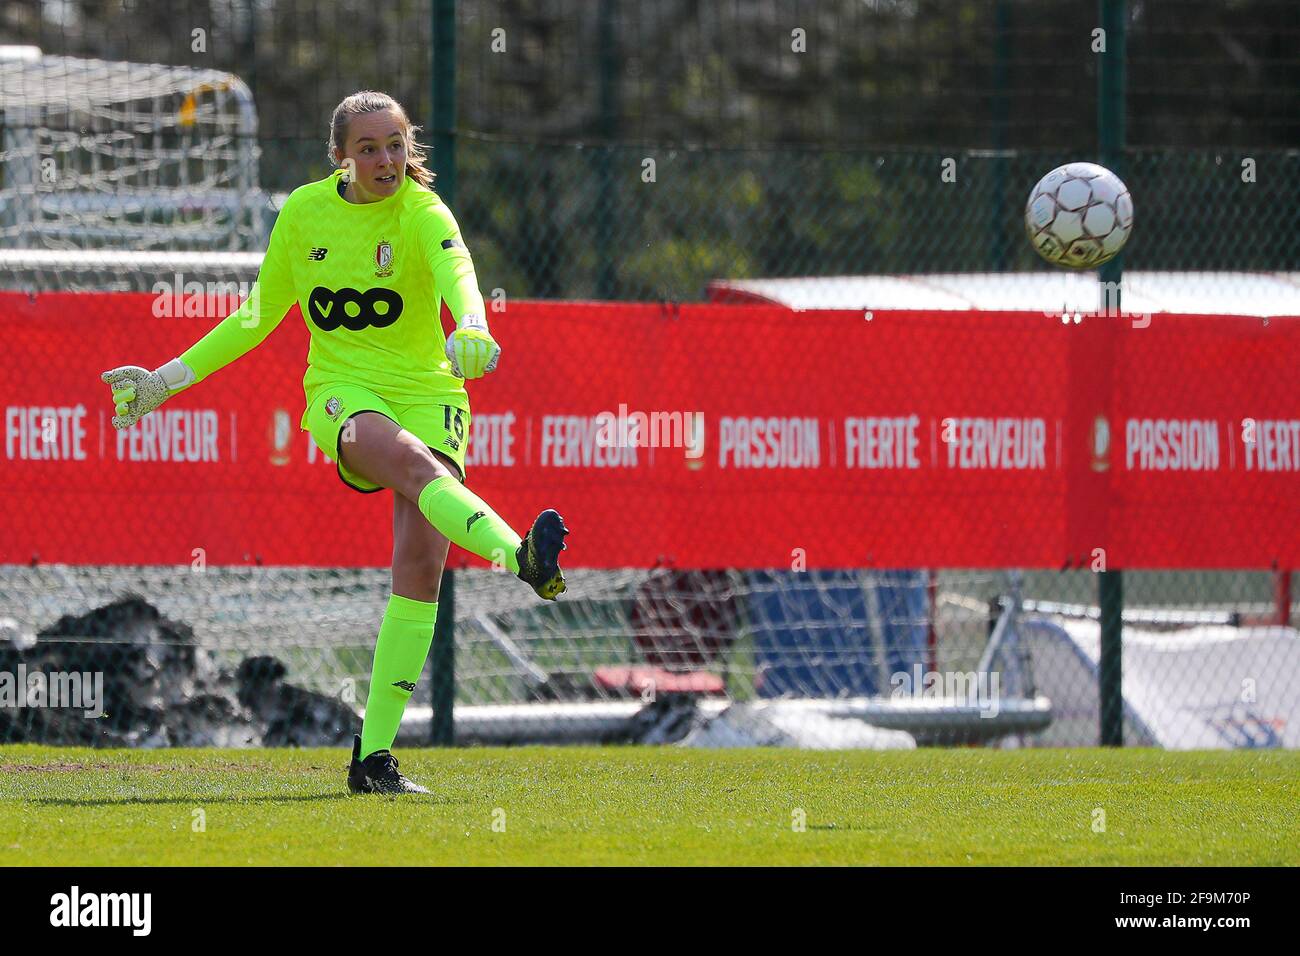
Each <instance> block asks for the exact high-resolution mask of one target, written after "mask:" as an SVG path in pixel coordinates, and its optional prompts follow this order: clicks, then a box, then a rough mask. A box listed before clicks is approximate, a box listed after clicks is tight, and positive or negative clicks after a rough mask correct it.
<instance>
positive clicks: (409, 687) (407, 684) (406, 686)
mask: <svg viewBox="0 0 1300 956" xmlns="http://www.w3.org/2000/svg"><path fill="white" fill-rule="evenodd" d="M393 686H394V687H400V688H402V690H404V691H406V692H407V693H408V694H414V693H415V684H413V683H412V682H411V681H409V680H395V681H393Z"/></svg>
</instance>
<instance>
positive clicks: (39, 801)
mask: <svg viewBox="0 0 1300 956" xmlns="http://www.w3.org/2000/svg"><path fill="white" fill-rule="evenodd" d="M354 798H355V799H356V800H359V801H366V800H375V801H384V802H396V801H398V800H401V801H402V802H405V803H419V804H428V805H432V806H439V805H448V806H449V805H452V804H463V803H469V802H470V801H468V800H439V799H429V798H419V797H416V798H412V797H409V796H408V797H401V798H399V797H383V796H375V795H373V794H361V795H355V797H354V795H353V794H350V793H308V794H300V795H295V796H271V795H267V796H259V797H209V796H203V795H201V794H194V795H191V796H188V797H123V798H121V799H116V800H107V799H102V798H86V799H73V798H69V797H31V798H28V799H25V800H20V801H16V802H22V803H32V804H36V805H38V806H42V807H126V806H133V805H155V804H157V805H167V804H175V805H181V804H183V805H185V806H191V807H192V806H195V805H196V804H197V805H203V804H213V803H313V802H316V801H320V800H350V799H354Z"/></svg>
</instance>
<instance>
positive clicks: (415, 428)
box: [300, 384, 469, 493]
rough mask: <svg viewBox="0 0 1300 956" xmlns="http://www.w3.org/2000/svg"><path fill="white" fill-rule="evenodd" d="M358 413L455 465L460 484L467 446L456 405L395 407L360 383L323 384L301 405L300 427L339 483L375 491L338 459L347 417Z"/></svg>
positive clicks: (465, 416)
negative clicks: (388, 422)
mask: <svg viewBox="0 0 1300 956" xmlns="http://www.w3.org/2000/svg"><path fill="white" fill-rule="evenodd" d="M359 412H378V413H379V414H381V415H383V416H385V417H387V418H391V419H392V420H393V421H395V422H397V424H398V425H400V426H402V428H404V429H406V430H407V431H408V432H410V433H411V434H412V435H414V436H415V437H416V438H418V439H420V441H422V442H424V444H425V445H426V446H428V448H429V449H430V450H431V451H436V452H438V453H440V454H442V455H444V456H446V457H447V458H450V459H451V460H452V462H454V463H455V465H456V468H457V469H459V471H460V480H461V481H462V482H463V481H464V480H465V449H466V447H467V446H468V445H469V410H468V409H466V408H461V407H460V406H458V405H439V404H436V403H435V402H426V403H421V404H419V405H401V404H398V403H396V402H390V401H386V400H385V399H382V398H380V397H379V396H378V395H376V394H375V393H374V392H372V391H371V390H370V389H368V388H366V387H365V386H364V385H351V384H339V385H324V386H322V387H321V388H319V389H317V390H316V393H315V394H314V395H313V396H312V397H311V398H310V400H309V401H308V403H307V410H306V411H305V412H303V416H302V422H301V423H300V427H302V428H305V429H307V431H308V432H310V433H311V437H312V440H313V441H314V442H316V447H317V448H319V449H320V450H321V451H323V452H324V453H325V454H326V455H328V456H329V457H330V458H333V459H334V461H335V463H336V464H337V466H338V472H339V479H340V480H341V481H342V482H343V483H344V484H345V485H347V486H348V487H349V488H352V489H354V490H356V491H361V492H366V493H369V492H372V491H380V490H381V488H380V486H379V485H376V484H374V483H373V482H370V481H367V480H366V479H365V478H362V477H361V476H360V475H358V474H355V473H353V472H352V471H350V470H349V469H348V468H347V467H346V466H345V465H344V464H343V460H342V458H341V451H340V444H341V442H343V441H346V440H347V438H348V435H349V429H348V427H347V423H348V419H350V418H352V416H354V415H356V414H358V413H359Z"/></svg>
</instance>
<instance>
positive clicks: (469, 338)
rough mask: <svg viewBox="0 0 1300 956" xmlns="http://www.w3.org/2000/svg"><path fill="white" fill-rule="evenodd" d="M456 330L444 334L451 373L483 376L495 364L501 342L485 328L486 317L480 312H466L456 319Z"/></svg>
mask: <svg viewBox="0 0 1300 956" xmlns="http://www.w3.org/2000/svg"><path fill="white" fill-rule="evenodd" d="M456 326H457V327H456V331H455V332H453V333H451V335H450V336H448V338H447V359H448V361H450V362H451V373H452V374H453V375H456V376H459V377H460V378H482V377H483V376H484V375H486V374H487V373H488V372H490V371H492V370H493V369H495V368H496V367H497V360H498V359H499V358H501V346H499V345H497V343H496V342H495V341H494V340H493V338H492V333H491V332H489V331H488V327H487V320H486V319H484V318H483V317H482V316H479V315H474V314H472V313H471V314H470V315H465V316H462V317H461V319H460V321H459V322H457V323H456Z"/></svg>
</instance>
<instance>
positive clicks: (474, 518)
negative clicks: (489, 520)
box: [465, 511, 487, 531]
mask: <svg viewBox="0 0 1300 956" xmlns="http://www.w3.org/2000/svg"><path fill="white" fill-rule="evenodd" d="M486 517H487V512H486V511H476V512H474V513H473V514H472V515H470V516H469V520H468V521H466V522H465V530H466V531H469V529H470V528H472V527H474V522H475V521H477V520H478V519H479V518H486Z"/></svg>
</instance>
